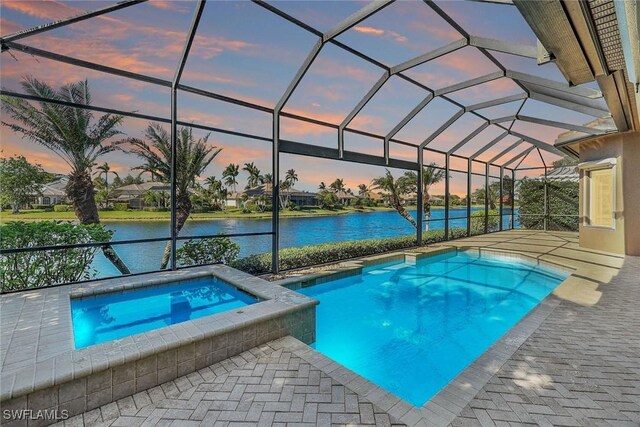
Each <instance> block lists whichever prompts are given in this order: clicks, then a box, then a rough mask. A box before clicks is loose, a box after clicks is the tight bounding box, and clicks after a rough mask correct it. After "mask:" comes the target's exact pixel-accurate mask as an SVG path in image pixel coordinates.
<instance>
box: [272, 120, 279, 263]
mask: <svg viewBox="0 0 640 427" xmlns="http://www.w3.org/2000/svg"><path fill="white" fill-rule="evenodd" d="M271 150H272V158H271V175H272V177H271V233H273V234H271V272H272V273H273V274H277V273H278V271H279V270H280V268H279V254H278V252H279V250H280V241H279V238H280V111H279V110H276V111H274V113H273V146H272V147H271Z"/></svg>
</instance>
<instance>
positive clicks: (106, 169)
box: [95, 162, 120, 208]
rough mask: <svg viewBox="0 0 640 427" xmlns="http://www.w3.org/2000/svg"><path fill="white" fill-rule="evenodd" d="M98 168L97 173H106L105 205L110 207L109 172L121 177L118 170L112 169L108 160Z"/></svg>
mask: <svg viewBox="0 0 640 427" xmlns="http://www.w3.org/2000/svg"><path fill="white" fill-rule="evenodd" d="M96 169H97V171H96V173H95V174H96V175H98V176H100V175H102V174H104V190H105V201H104V207H105V208H108V207H109V174H110V173H112V174H114V175H115V176H117V177H120V175H118V172H116V171H112V170H111V166H109V163H107V162H104V163H103V164H101V165H100V166H97V167H96Z"/></svg>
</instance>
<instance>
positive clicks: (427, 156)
mask: <svg viewBox="0 0 640 427" xmlns="http://www.w3.org/2000/svg"><path fill="white" fill-rule="evenodd" d="M422 153H423V154H422V156H423V157H422V159H423V161H424V164H425V165H433V166H437V167H440V168H444V167H445V166H446V165H445V155H444V154H442V153H436V152H435V151H431V150H429V149H428V148H426V149H424V150H422Z"/></svg>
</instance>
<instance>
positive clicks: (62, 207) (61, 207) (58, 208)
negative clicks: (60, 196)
mask: <svg viewBox="0 0 640 427" xmlns="http://www.w3.org/2000/svg"><path fill="white" fill-rule="evenodd" d="M70 210H71V206H70V205H55V206H54V207H53V211H54V212H69V211H70Z"/></svg>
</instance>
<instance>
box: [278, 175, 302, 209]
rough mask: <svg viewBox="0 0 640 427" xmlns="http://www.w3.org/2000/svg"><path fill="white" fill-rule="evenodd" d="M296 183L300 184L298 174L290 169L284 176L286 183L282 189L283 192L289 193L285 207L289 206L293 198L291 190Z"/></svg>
mask: <svg viewBox="0 0 640 427" xmlns="http://www.w3.org/2000/svg"><path fill="white" fill-rule="evenodd" d="M296 182H298V174H297V173H296V171H295V169H289V170H288V171H287V173H286V174H285V176H284V183H283V185H282V186H281V188H282V189H283V190H286V192H287V203H285V206H287V205H288V204H289V199H290V198H291V189H292V188H293V186H294V185H295V183H296Z"/></svg>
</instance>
